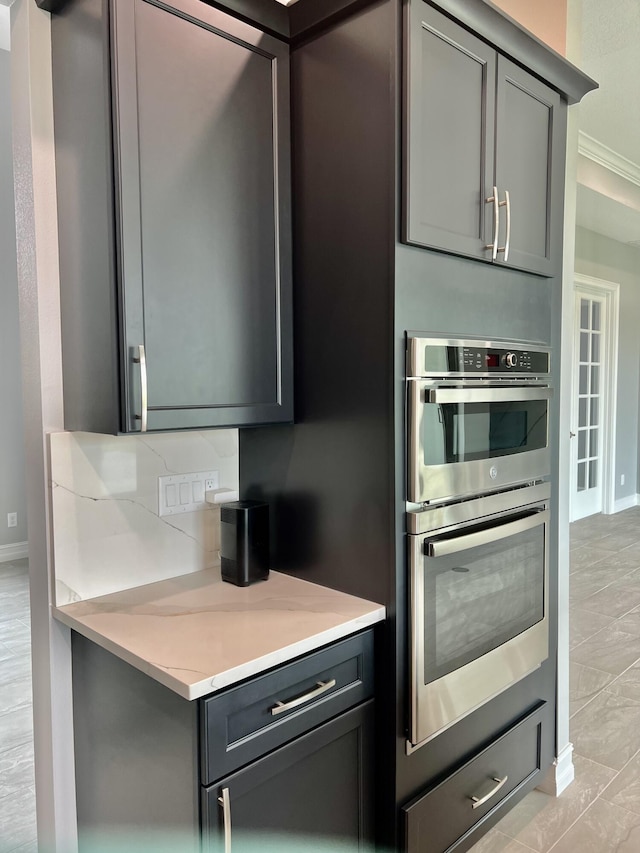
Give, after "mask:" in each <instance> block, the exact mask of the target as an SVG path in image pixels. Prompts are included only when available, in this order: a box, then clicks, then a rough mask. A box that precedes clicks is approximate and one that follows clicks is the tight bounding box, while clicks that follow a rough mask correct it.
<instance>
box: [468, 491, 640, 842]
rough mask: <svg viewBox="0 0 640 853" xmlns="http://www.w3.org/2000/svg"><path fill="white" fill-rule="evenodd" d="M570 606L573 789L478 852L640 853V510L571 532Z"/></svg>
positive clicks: (513, 821) (507, 826)
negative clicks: (574, 776) (574, 777)
mask: <svg viewBox="0 0 640 853" xmlns="http://www.w3.org/2000/svg"><path fill="white" fill-rule="evenodd" d="M570 602H571V604H570V632H571V640H570V643H571V663H570V666H571V672H570V678H571V684H570V701H571V706H570V713H571V720H570V727H571V733H570V736H571V741H572V743H573V747H574V753H573V757H574V765H575V772H576V779H575V782H574V783H573V784H572V785H570V786H569V788H567V790H566V791H564V792H563V793H562V794H561V795H560V797H558V798H554V797H549V796H547V795H546V794H543V793H541V792H540V791H532V792H531V793H530V794H528V795H527V796H526V797H525V798H524V800H522V802H521V803H519V804H518V805H517V806H516V807H515V808H514V809H512V811H511V812H509V814H508V815H506V816H505V817H504V818H503V819H502V820H501V821H500V823H499V824H498V825H497V826H496V827H495V828H494V829H492V830H491V831H490V832H489V833H488V834H487V835H486V836H485V837H484V838H483V839H482V840H481V841H480V842H478V844H476V845H475V847H474V848H473V849H472V851H471V853H531V851H536V853H548V851H552V853H640V507H634V508H633V509H629V510H626V511H625V512H621V513H618V514H617V515H609V516H593V517H591V518H587V519H584V520H583V521H578V522H576V523H574V524H573V525H572V526H571V580H570Z"/></svg>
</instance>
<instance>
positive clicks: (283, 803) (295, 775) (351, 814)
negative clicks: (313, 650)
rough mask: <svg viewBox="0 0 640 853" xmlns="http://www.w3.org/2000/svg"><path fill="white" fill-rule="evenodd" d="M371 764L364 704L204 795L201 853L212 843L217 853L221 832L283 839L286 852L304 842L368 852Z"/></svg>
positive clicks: (369, 711) (369, 708) (368, 710)
mask: <svg viewBox="0 0 640 853" xmlns="http://www.w3.org/2000/svg"><path fill="white" fill-rule="evenodd" d="M372 759H373V702H367V703H365V704H364V705H361V706H359V707H357V708H354V709H353V710H352V711H348V712H347V713H345V714H342V715H341V716H339V717H337V718H336V719H334V720H332V721H331V722H328V723H325V724H324V725H323V726H320V727H319V728H317V729H314V730H313V731H312V732H309V733H308V734H306V735H304V736H303V737H299V738H297V739H296V740H294V741H293V742H291V743H289V744H287V745H286V746H283V747H282V748H280V749H278V750H276V751H275V752H273V753H271V754H270V755H267V756H265V757H264V758H261V759H260V760H258V761H255V762H254V763H253V764H250V765H249V766H248V767H245V768H243V769H242V770H239V771H238V772H237V773H234V774H232V775H231V776H228V777H226V778H224V779H221V780H220V781H219V782H217V783H216V784H215V785H211V786H210V787H209V788H206V789H204V790H203V802H202V831H203V840H204V842H205V846H204V850H205V851H206V850H207V849H208V846H209V845H211V844H212V843H213V844H215V849H216V850H218V849H219V846H218V845H217V843H216V842H217V841H218V839H219V838H221V837H222V834H223V832H224V831H225V829H228V827H229V826H231V827H232V832H233V835H234V836H236V835H239V836H240V838H242V837H243V836H244V837H246V836H247V835H249V834H251V833H256V836H255V837H256V839H259V838H260V837H262V838H264V833H265V832H272V833H275V834H277V835H279V836H281V838H283V839H285V838H288V839H289V840H290V842H291V847H290V848H289V847H286V848H285V849H291V850H295V849H300V847H301V846H304V844H305V839H314V840H316V841H318V842H320V843H322V841H323V840H324V841H325V843H326V846H327V849H330V847H331V842H332V841H333V842H334V843H335V841H336V840H337V841H339V842H342V843H347V844H348V845H349V846H348V849H349V850H352V851H354V853H355V851H356V850H362V849H364V848H365V847H366V848H367V849H369V845H370V844H371V842H372V841H373V808H372V806H373V799H374V787H373V783H374V774H373V761H372ZM225 797H226V798H227V805H226V809H225ZM207 842H208V844H207ZM306 843H307V844H308V843H309V841H308V840H307V841H306ZM247 846H248V848H249V849H252V845H250V844H249V845H247Z"/></svg>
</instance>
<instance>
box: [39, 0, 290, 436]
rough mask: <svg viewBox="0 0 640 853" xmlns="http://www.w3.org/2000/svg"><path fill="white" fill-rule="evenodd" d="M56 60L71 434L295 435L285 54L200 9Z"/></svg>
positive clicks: (90, 21) (165, 10)
mask: <svg viewBox="0 0 640 853" xmlns="http://www.w3.org/2000/svg"><path fill="white" fill-rule="evenodd" d="M52 45H53V70H54V75H53V77H54V119H55V140H56V155H57V181H58V193H59V220H60V271H61V300H62V321H63V326H62V332H63V367H64V389H65V421H66V427H67V428H68V429H85V430H93V431H100V432H137V431H140V430H144V429H149V430H167V429H186V428H201V427H211V426H232V425H253V424H261V423H268V422H278V421H290V420H291V419H292V335H291V224H290V206H291V205H290V183H291V181H290V129H289V47H288V45H287V44H286V43H285V42H283V41H280V40H279V39H277V38H274V37H272V36H270V35H267V34H265V33H263V32H261V31H260V30H259V29H258V28H256V27H254V26H251V25H249V24H247V23H244V22H243V21H240V20H237V19H236V18H235V17H232V16H231V15H228V14H226V13H225V12H223V11H220V10H219V9H216V8H212V7H211V6H208V5H206V4H205V3H202V2H199V0H170V2H167V3H165V2H162V3H161V2H156V0H72V2H69V3H67V5H66V6H65V9H64V11H63V12H62V13H61V14H60V15H56V16H54V17H53V19H52Z"/></svg>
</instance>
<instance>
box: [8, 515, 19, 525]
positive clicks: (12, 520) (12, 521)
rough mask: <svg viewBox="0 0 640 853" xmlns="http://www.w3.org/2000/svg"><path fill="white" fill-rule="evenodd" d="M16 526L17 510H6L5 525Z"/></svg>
mask: <svg viewBox="0 0 640 853" xmlns="http://www.w3.org/2000/svg"><path fill="white" fill-rule="evenodd" d="M17 526H18V513H17V512H8V513H7V527H17Z"/></svg>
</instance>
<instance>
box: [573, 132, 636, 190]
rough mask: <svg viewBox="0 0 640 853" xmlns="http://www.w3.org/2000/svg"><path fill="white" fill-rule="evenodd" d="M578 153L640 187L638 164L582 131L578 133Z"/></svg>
mask: <svg viewBox="0 0 640 853" xmlns="http://www.w3.org/2000/svg"><path fill="white" fill-rule="evenodd" d="M578 153H579V154H582V156H583V157H587V158H588V159H589V160H592V161H593V162H594V163H598V164H599V165H600V166H604V168H605V169H609V171H610V172H614V174H616V175H619V176H620V177H621V178H624V179H625V180H627V181H629V182H630V183H632V184H635V185H636V186H637V187H640V166H639V165H638V164H637V163H634V162H633V161H632V160H628V159H627V158H626V157H623V156H622V154H618V152H617V151H614V150H613V149H612V148H609V147H608V146H607V145H604V144H603V143H602V142H598V140H597V139H594V138H593V137H592V136H589V135H588V134H587V133H584V132H583V131H582V130H581V131H579V133H578Z"/></svg>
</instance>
